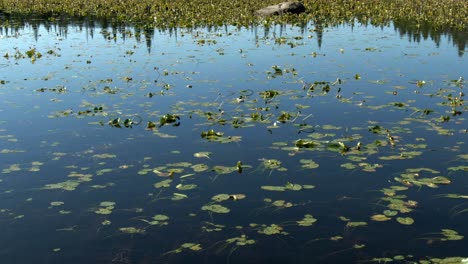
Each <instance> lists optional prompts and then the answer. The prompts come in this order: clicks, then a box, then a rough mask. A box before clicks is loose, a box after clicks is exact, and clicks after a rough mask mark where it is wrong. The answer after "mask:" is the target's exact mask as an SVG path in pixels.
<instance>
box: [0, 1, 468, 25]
mask: <svg viewBox="0 0 468 264" xmlns="http://www.w3.org/2000/svg"><path fill="white" fill-rule="evenodd" d="M278 2H281V1H275V0H266V1H250V0H238V1H230V0H220V1H207V0H196V1H181V0H171V1H169V0H161V1H153V0H126V1H122V0H119V1H113V0H93V1H90V0H86V1H70V0H63V1H61V0H60V1H59V0H53V1H51V0H21V1H20V0H2V1H0V14H1V13H2V12H3V13H5V14H11V15H14V16H22V17H34V16H40V17H43V18H49V19H51V20H54V19H59V18H60V17H62V16H72V17H77V18H83V17H94V18H98V19H106V20H111V21H114V22H130V23H136V24H144V25H146V26H156V27H158V28H173V27H197V26H220V25H235V26H247V25H251V24H259V23H263V24H266V25H268V24H269V23H271V22H285V21H288V22H293V23H298V24H301V23H302V22H303V21H306V20H315V21H320V22H324V23H328V24H336V23H342V22H354V21H355V20H357V21H359V22H361V23H365V24H367V23H371V24H374V25H385V24H387V23H389V22H390V21H395V22H396V23H410V24H413V25H414V27H417V28H419V27H425V26H427V25H432V26H434V27H436V28H451V29H458V30H466V29H467V23H466V21H468V2H467V1H465V0H446V1H438V0H415V1H404V0H392V1H388V0H381V1H374V0H351V1H350V0H332V1H329V0H304V1H303V3H304V5H305V6H306V13H304V14H301V15H298V16H296V15H293V16H283V17H275V18H267V19H266V20H265V19H263V18H259V17H256V16H255V15H254V12H255V10H257V9H260V8H262V7H265V6H267V5H271V4H276V3H278ZM2 10H3V11H2Z"/></svg>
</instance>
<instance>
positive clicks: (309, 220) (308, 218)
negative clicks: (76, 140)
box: [297, 214, 317, 226]
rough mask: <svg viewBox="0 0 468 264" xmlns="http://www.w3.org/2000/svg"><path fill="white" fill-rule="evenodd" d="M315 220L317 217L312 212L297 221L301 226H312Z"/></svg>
mask: <svg viewBox="0 0 468 264" xmlns="http://www.w3.org/2000/svg"><path fill="white" fill-rule="evenodd" d="M315 222H317V219H315V218H314V217H313V216H312V215H311V214H306V215H304V218H303V219H302V220H299V221H297V224H298V225H300V226H311V225H313V224H314V223H315Z"/></svg>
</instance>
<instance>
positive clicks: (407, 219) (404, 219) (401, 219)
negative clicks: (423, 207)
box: [396, 217, 414, 225]
mask: <svg viewBox="0 0 468 264" xmlns="http://www.w3.org/2000/svg"><path fill="white" fill-rule="evenodd" d="M396 220H397V222H398V223H400V224H402V225H412V224H413V223H414V220H413V218H411V217H397V218H396Z"/></svg>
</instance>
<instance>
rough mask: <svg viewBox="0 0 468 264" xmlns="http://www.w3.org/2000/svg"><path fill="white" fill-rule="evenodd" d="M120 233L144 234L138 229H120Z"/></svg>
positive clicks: (143, 231) (142, 230)
mask: <svg viewBox="0 0 468 264" xmlns="http://www.w3.org/2000/svg"><path fill="white" fill-rule="evenodd" d="M119 230H120V232H122V233H127V234H144V233H145V230H144V229H139V228H136V227H121V228H119Z"/></svg>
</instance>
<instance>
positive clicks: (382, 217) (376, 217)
mask: <svg viewBox="0 0 468 264" xmlns="http://www.w3.org/2000/svg"><path fill="white" fill-rule="evenodd" d="M371 219H372V220H373V221H377V222H383V221H388V220H390V219H391V218H390V217H387V216H386V215H383V214H376V215H373V216H371Z"/></svg>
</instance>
